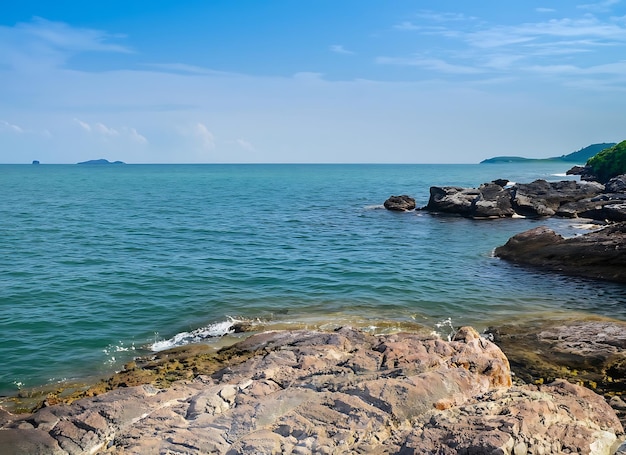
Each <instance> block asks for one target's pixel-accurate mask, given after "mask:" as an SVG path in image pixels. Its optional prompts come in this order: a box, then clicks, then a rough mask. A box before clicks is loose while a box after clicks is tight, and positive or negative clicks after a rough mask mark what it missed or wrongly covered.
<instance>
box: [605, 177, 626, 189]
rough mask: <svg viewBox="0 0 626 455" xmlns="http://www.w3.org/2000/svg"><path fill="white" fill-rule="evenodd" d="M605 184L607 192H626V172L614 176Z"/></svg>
mask: <svg viewBox="0 0 626 455" xmlns="http://www.w3.org/2000/svg"><path fill="white" fill-rule="evenodd" d="M605 186H606V189H605V191H606V192H607V193H626V174H622V175H618V176H617V177H613V178H612V179H611V180H609V181H608V182H607V183H606V185H605Z"/></svg>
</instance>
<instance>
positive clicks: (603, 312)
mask: <svg viewBox="0 0 626 455" xmlns="http://www.w3.org/2000/svg"><path fill="white" fill-rule="evenodd" d="M568 167H569V166H568V165H567V164H563V163H527V164H494V165H110V166H106V165H105V166H102V165H100V166H98V165H45V164H44V165H38V166H36V165H1V166H0V194H1V197H0V359H2V368H1V369H0V395H3V394H4V395H6V394H14V393H16V392H17V391H18V389H20V388H24V387H34V386H41V385H45V384H50V383H55V382H57V381H74V380H77V381H80V380H83V379H85V378H93V377H98V375H106V374H108V373H110V372H112V371H114V370H119V369H120V368H121V367H122V365H123V364H124V363H125V362H128V361H129V360H130V359H132V358H133V357H135V356H138V355H145V354H147V353H149V352H151V351H152V350H159V349H164V348H167V347H172V346H175V345H180V344H184V343H189V342H197V341H203V342H207V343H214V344H215V345H216V346H219V345H220V344H221V343H224V342H225V341H232V339H235V338H237V337H240V336H242V335H239V334H231V335H229V334H228V333H229V332H230V331H232V324H233V322H235V321H247V322H249V323H251V324H253V327H258V329H259V330H261V329H267V328H289V327H294V328H295V327H303V326H306V327H322V328H327V329H328V328H334V327H338V326H341V325H353V326H359V327H363V328H365V329H367V330H370V331H372V332H375V333H376V332H384V331H389V330H394V329H398V328H400V329H414V330H421V329H423V330H427V331H437V332H438V333H441V334H442V336H446V333H449V331H450V330H451V328H452V327H458V326H461V325H465V324H471V325H473V326H475V327H476V328H477V329H478V330H483V329H485V328H486V327H488V326H489V325H494V324H498V323H502V322H507V323H510V322H511V321H520V322H523V321H524V320H526V319H529V318H538V319H545V318H567V317H587V316H596V315H597V316H608V317H612V318H616V319H619V320H624V321H626V287H625V286H624V285H618V284H611V283H604V282H594V281H590V280H585V279H580V278H572V277H564V276H560V275H556V274H546V273H542V272H537V271H533V270H528V269H524V268H521V267H516V266H514V265H510V264H508V263H506V262H503V261H500V260H499V259H497V258H494V257H493V256H492V252H493V249H494V248H495V247H497V246H499V245H501V244H504V243H505V242H506V241H507V239H508V238H509V237H510V236H512V235H514V234H516V233H518V232H521V231H524V230H526V229H529V228H532V227H535V226H538V225H543V224H545V225H548V226H551V227H553V228H554V229H556V230H557V231H559V232H561V233H563V234H564V235H568V236H570V235H579V234H582V233H584V232H586V231H585V229H584V226H583V224H584V221H581V220H563V219H547V220H530V219H506V220H496V221H473V220H467V219H463V218H459V217H454V216H433V215H431V214H428V213H425V212H419V211H418V212H411V213H394V212H389V211H387V210H385V209H384V208H382V203H383V202H384V201H385V199H387V198H388V197H389V196H390V195H392V194H396V195H397V194H409V195H411V196H413V197H415V198H416V200H417V202H418V205H420V206H423V205H425V204H426V203H427V201H428V195H429V187H430V186H431V185H450V184H451V185H460V186H477V185H479V184H481V183H483V182H487V181H491V180H493V179H496V178H507V179H509V180H511V181H516V182H530V181H532V180H534V179H536V178H545V179H547V180H562V179H565V178H572V177H565V176H564V173H565V171H566V170H567V168H568ZM220 335H226V340H225V338H224V337H220Z"/></svg>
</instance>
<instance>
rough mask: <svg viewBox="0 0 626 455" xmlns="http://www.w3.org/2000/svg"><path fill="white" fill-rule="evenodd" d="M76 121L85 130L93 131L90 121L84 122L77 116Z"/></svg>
mask: <svg viewBox="0 0 626 455" xmlns="http://www.w3.org/2000/svg"><path fill="white" fill-rule="evenodd" d="M74 121H75V122H76V123H77V124H78V126H80V127H81V128H82V129H83V130H85V131H87V132H89V133H91V125H89V123H86V122H83V121H82V120H79V119H77V118H75V119H74Z"/></svg>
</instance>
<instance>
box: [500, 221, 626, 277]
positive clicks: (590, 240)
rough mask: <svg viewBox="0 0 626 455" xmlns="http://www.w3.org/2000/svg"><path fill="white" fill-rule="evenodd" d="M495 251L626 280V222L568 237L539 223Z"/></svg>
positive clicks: (513, 258) (587, 274) (530, 263)
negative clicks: (538, 225)
mask: <svg viewBox="0 0 626 455" xmlns="http://www.w3.org/2000/svg"><path fill="white" fill-rule="evenodd" d="M495 255H496V256H497V257H499V258H502V259H505V260H508V261H511V262H514V263H517V264H522V265H526V266H532V267H536V268H540V269H546V270H553V271H558V272H562V273H565V274H569V275H575V276H582V277H587V278H593V279H601V280H609V281H616V282H621V283H626V222H621V223H616V224H613V225H609V226H607V227H605V228H603V229H601V230H599V231H595V232H590V233H588V234H585V235H581V236H576V237H571V238H567V239H566V238H563V237H562V236H560V235H558V234H556V233H555V232H554V231H552V230H551V229H549V228H547V227H545V226H540V227H537V228H534V229H530V230H528V231H525V232H522V233H520V234H517V235H514V236H513V237H511V238H510V239H509V240H508V242H507V243H506V244H505V245H503V246H499V247H497V248H496V249H495Z"/></svg>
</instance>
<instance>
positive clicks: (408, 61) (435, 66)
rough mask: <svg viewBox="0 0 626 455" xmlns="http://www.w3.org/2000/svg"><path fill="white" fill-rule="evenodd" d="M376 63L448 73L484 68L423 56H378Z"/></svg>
mask: <svg viewBox="0 0 626 455" xmlns="http://www.w3.org/2000/svg"><path fill="white" fill-rule="evenodd" d="M376 63H379V64H384V65H401V66H417V67H420V68H424V69H427V70H432V71H439V72H441V73H448V74H479V73H483V72H484V70H482V69H480V68H475V67H471V66H464V65H454V64H452V63H448V62H446V61H444V60H441V59H436V58H423V57H419V56H417V57H408V58H395V57H378V58H377V59H376Z"/></svg>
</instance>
